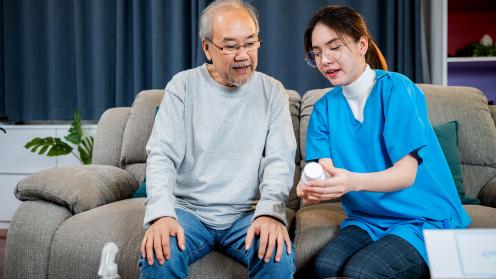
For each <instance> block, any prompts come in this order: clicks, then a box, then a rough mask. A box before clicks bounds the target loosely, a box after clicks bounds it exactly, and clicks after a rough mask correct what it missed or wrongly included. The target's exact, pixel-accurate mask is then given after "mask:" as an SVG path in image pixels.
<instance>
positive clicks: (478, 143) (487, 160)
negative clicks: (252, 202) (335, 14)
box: [300, 84, 496, 197]
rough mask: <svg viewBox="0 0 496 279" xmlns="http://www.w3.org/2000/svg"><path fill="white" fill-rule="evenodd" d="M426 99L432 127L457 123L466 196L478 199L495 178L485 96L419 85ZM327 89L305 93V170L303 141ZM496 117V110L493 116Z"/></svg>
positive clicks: (495, 144)
mask: <svg viewBox="0 0 496 279" xmlns="http://www.w3.org/2000/svg"><path fill="white" fill-rule="evenodd" d="M418 86H419V87H420V88H421V89H422V91H423V92H424V93H425V96H426V99H427V106H428V113H429V119H430V121H431V123H432V125H438V124H443V123H446V122H449V121H452V120H457V121H458V122H459V135H458V140H459V149H460V157H461V162H462V171H463V179H464V185H465V192H466V195H467V196H469V197H477V196H478V194H479V192H480V190H481V188H483V187H484V186H485V185H486V184H487V183H488V182H489V180H491V178H493V177H494V176H495V175H496V127H495V122H494V119H493V117H492V115H491V110H490V108H489V106H488V104H487V99H486V97H485V96H484V94H483V93H482V92H481V91H480V90H478V89H475V88H471V87H459V86H441V85H427V84H419V85H418ZM329 90H330V88H327V89H317V90H311V91H308V92H307V93H305V94H304V95H303V98H302V104H301V115H300V150H301V158H302V161H301V164H300V167H303V166H304V163H305V161H304V159H305V141H306V131H307V127H308V121H309V118H310V115H311V113H312V110H313V105H314V104H315V102H316V101H318V100H319V99H320V98H321V97H322V96H323V95H325V93H327V92H328V91H329ZM494 114H495V115H496V110H495V112H494Z"/></svg>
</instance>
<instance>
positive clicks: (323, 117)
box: [306, 97, 331, 161]
mask: <svg viewBox="0 0 496 279" xmlns="http://www.w3.org/2000/svg"><path fill="white" fill-rule="evenodd" d="M320 158H331V147H330V141H329V118H328V115H327V102H326V100H325V97H324V98H322V99H321V100H320V101H318V102H317V103H315V105H314V107H313V111H312V115H311V116H310V121H309V123H308V129H307V140H306V160H307V161H311V160H316V159H320Z"/></svg>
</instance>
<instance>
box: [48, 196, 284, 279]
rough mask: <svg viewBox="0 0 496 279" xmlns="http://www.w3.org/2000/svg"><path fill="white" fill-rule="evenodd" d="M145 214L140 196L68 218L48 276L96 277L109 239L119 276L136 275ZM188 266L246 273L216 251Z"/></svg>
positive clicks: (196, 274) (220, 274)
mask: <svg viewBox="0 0 496 279" xmlns="http://www.w3.org/2000/svg"><path fill="white" fill-rule="evenodd" d="M144 214H145V208H144V199H143V198H140V199H127V200H123V201H119V202H115V203H111V204H107V205H104V206H101V207H98V208H95V209H92V210H89V211H86V212H84V213H81V214H78V215H75V216H73V217H71V218H69V219H68V220H66V221H65V222H64V223H62V224H61V225H60V227H59V228H58V230H57V232H56V233H55V237H54V239H53V243H52V249H51V253H50V264H49V265H48V267H49V271H48V274H49V276H48V277H49V278H72V277H73V274H81V275H82V276H81V277H83V276H86V277H85V278H95V277H96V274H97V271H98V266H99V261H100V255H101V251H102V248H103V245H105V243H107V242H110V241H112V242H114V243H115V244H117V247H118V248H119V251H118V253H117V258H116V263H117V265H118V272H119V275H120V276H121V278H139V269H138V260H139V253H140V252H139V251H140V244H141V241H142V240H143V236H144V232H145V230H144V229H143V218H144ZM286 215H287V216H288V221H290V222H291V223H292V222H293V219H294V213H292V212H290V211H287V212H286ZM289 219H291V220H289ZM90 236H91V237H90ZM186 245H187V244H186ZM74 251H77V253H74ZM69 266H70V267H71V268H67V267H69ZM219 266H222V269H219V268H218V267H219ZM215 267H217V268H215ZM189 270H190V272H191V274H192V277H191V278H243V277H246V274H247V271H246V268H245V267H244V266H243V265H241V264H239V263H237V262H236V261H234V260H232V259H230V258H228V257H226V256H224V255H222V254H220V253H215V252H214V253H210V254H209V255H207V256H206V257H205V258H203V259H201V260H200V261H198V262H196V263H194V264H192V265H191V266H190V267H189ZM214 270H215V272H216V273H213V272H214ZM206 274H209V275H212V277H207V276H206Z"/></svg>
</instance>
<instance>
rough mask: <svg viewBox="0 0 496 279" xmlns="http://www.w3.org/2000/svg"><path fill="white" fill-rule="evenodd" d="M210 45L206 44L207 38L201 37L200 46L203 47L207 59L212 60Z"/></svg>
mask: <svg viewBox="0 0 496 279" xmlns="http://www.w3.org/2000/svg"><path fill="white" fill-rule="evenodd" d="M209 47H210V46H209V45H208V43H207V40H205V39H203V40H202V48H203V52H204V53H205V56H206V57H207V60H208V61H212V55H211V53H210V48H209Z"/></svg>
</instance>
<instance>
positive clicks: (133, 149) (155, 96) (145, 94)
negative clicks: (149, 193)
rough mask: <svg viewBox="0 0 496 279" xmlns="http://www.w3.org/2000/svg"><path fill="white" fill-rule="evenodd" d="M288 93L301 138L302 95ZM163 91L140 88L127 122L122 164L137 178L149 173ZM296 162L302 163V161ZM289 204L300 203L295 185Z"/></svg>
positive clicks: (294, 121)
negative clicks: (152, 136) (152, 137)
mask: <svg viewBox="0 0 496 279" xmlns="http://www.w3.org/2000/svg"><path fill="white" fill-rule="evenodd" d="M286 93H287V96H288V99H289V110H290V113H291V119H292V121H293V129H294V133H295V137H296V139H297V141H298V137H299V127H300V123H299V119H300V118H299V116H300V103H301V98H300V95H299V94H298V93H297V92H296V91H293V90H287V91H286ZM163 95H164V91H163V90H146V91H142V92H140V93H139V94H138V95H137V96H136V98H135V100H134V103H133V105H132V107H131V110H130V112H129V118H128V120H127V123H126V125H125V129H124V132H123V135H122V148H121V151H120V167H121V168H123V169H125V170H127V171H128V172H130V173H131V174H132V175H133V176H134V177H135V178H136V180H137V181H142V180H143V178H144V176H145V169H146V158H147V154H146V149H145V147H146V143H147V142H148V139H149V137H150V134H151V131H152V128H153V122H154V118H155V108H156V107H157V106H159V105H160V103H161V101H162V98H163ZM99 125H100V124H99ZM107 126H108V125H107ZM299 161H300V150H297V153H296V158H295V163H296V162H299ZM296 165H297V166H298V164H296ZM296 173H297V175H298V178H299V173H300V170H299V168H298V167H297V168H296ZM287 206H288V207H289V208H293V209H296V208H298V207H299V200H298V198H297V197H296V193H295V189H293V190H292V191H291V194H290V197H289V201H288V204H287Z"/></svg>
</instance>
